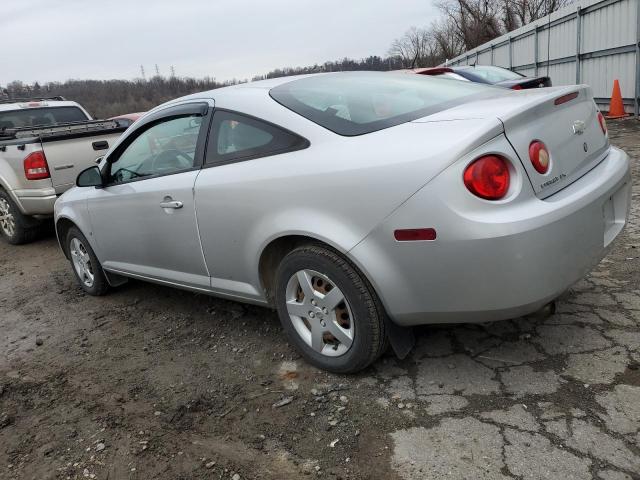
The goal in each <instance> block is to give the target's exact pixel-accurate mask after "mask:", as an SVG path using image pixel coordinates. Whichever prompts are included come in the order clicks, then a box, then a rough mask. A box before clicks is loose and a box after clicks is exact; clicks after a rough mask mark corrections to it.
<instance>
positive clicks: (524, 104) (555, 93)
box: [412, 85, 592, 123]
mask: <svg viewBox="0 0 640 480" xmlns="http://www.w3.org/2000/svg"><path fill="white" fill-rule="evenodd" d="M495 89H496V90H497V91H499V92H500V95H499V96H497V97H494V98H495V99H496V100H500V99H503V98H508V97H510V96H512V95H513V96H516V98H517V99H518V101H517V102H516V103H515V105H513V106H512V107H511V108H502V109H500V111H495V110H491V109H490V108H483V109H481V108H475V109H474V108H470V109H469V111H468V113H467V112H464V111H461V110H463V109H465V107H467V106H469V107H470V106H472V105H473V104H474V103H475V102H476V101H474V100H470V101H468V102H466V103H462V104H460V105H457V106H455V107H453V108H450V109H447V110H442V111H440V112H437V113H434V114H432V115H428V116H425V117H421V118H418V119H416V120H412V123H425V122H443V121H454V120H460V121H462V120H491V119H498V121H500V122H506V121H509V120H511V119H514V118H517V117H521V116H523V115H526V114H527V113H528V111H529V110H531V109H534V108H536V106H539V105H544V104H547V103H548V104H550V105H553V103H554V101H555V100H556V99H557V98H559V97H562V96H563V95H567V94H570V93H573V92H578V93H579V97H581V98H584V97H586V98H591V97H592V94H591V87H589V86H588V85H568V86H558V87H547V88H531V89H523V90H509V89H506V88H500V87H495ZM583 95H584V97H582V96H583ZM487 100H488V99H478V100H477V101H478V102H483V101H487ZM571 104H572V103H571V102H569V103H567V105H571ZM556 108H562V105H558V106H556Z"/></svg>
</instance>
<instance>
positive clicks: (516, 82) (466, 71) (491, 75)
mask: <svg viewBox="0 0 640 480" xmlns="http://www.w3.org/2000/svg"><path fill="white" fill-rule="evenodd" d="M413 72H414V73H417V74H419V75H431V76H443V77H445V78H454V79H456V80H467V81H469V82H476V83H488V84H489V85H496V86H498V87H504V88H511V89H512V90H522V89H526V88H541V87H550V86H551V79H550V78H549V77H546V76H541V77H526V76H524V75H522V74H520V73H518V72H514V71H512V70H508V69H506V68H502V67H495V66H492V65H472V66H461V67H433V68H416V69H414V70H413Z"/></svg>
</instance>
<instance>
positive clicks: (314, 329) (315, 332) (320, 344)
mask: <svg viewBox="0 0 640 480" xmlns="http://www.w3.org/2000/svg"><path fill="white" fill-rule="evenodd" d="M322 334H323V331H322V329H321V328H320V325H318V324H317V323H313V324H312V325H311V348H313V349H314V350H315V351H316V352H322V350H323V348H324V340H323V339H322Z"/></svg>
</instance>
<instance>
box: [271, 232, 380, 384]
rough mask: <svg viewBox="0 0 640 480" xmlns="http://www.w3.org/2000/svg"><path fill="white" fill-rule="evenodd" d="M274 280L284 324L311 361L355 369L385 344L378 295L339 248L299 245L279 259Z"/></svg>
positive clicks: (328, 367) (322, 365) (327, 366)
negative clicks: (341, 254) (340, 253)
mask: <svg viewBox="0 0 640 480" xmlns="http://www.w3.org/2000/svg"><path fill="white" fill-rule="evenodd" d="M275 283H276V286H275V288H276V291H275V298H276V305H277V309H278V315H279V317H280V321H281V323H282V326H283V328H284V330H285V332H286V334H287V336H288V338H289V341H290V342H291V343H292V344H293V346H294V347H295V348H296V350H298V352H300V354H301V355H302V356H303V357H304V358H305V359H306V360H307V361H308V362H309V363H311V364H313V365H315V366H316V367H319V368H321V369H323V370H328V371H330V372H335V373H355V372H358V371H360V370H362V369H364V368H366V367H368V366H369V365H370V364H371V363H373V362H374V361H375V360H376V359H377V358H378V357H379V356H380V355H381V354H382V353H383V352H384V350H385V349H386V347H387V340H386V332H385V312H384V308H383V307H382V305H381V303H380V300H379V299H378V296H377V295H376V293H375V292H374V291H373V288H372V287H371V285H370V284H369V282H368V281H367V280H366V279H365V278H364V277H363V275H362V274H361V273H360V272H359V271H358V270H357V269H356V268H355V267H354V266H353V265H352V264H351V263H350V262H349V261H347V260H346V259H344V258H343V257H342V256H340V255H339V254H338V253H337V252H335V251H333V250H331V249H329V248H325V247H322V246H317V245H307V246H301V247H298V248H296V249H295V250H293V251H291V252H290V253H289V254H287V255H286V256H285V257H284V258H283V259H282V261H281V262H280V265H279V266H278V270H277V272H276V282H275Z"/></svg>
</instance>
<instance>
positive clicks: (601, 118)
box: [598, 112, 607, 135]
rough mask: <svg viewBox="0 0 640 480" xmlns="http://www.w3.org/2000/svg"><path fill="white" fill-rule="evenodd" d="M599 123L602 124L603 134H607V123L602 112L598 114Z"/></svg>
mask: <svg viewBox="0 0 640 480" xmlns="http://www.w3.org/2000/svg"><path fill="white" fill-rule="evenodd" d="M598 123H599V124H600V129H601V130H602V133H604V134H605V135H606V134H607V121H606V120H605V119H604V115H602V112H598Z"/></svg>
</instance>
